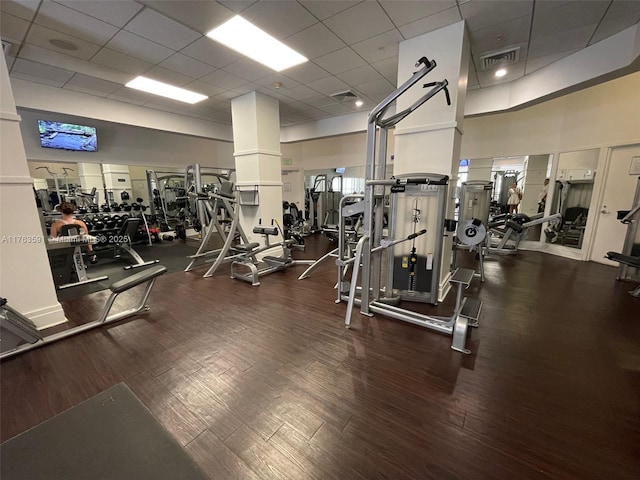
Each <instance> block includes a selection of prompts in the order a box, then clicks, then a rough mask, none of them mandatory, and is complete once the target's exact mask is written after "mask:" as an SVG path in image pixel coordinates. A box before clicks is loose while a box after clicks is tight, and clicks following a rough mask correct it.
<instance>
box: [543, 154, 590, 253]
mask: <svg viewBox="0 0 640 480" xmlns="http://www.w3.org/2000/svg"><path fill="white" fill-rule="evenodd" d="M599 155H600V150H599V149H592V150H581V151H577V152H565V153H561V154H560V155H559V158H558V169H557V172H556V178H555V181H554V182H553V183H552V185H550V188H553V196H552V199H551V205H550V212H551V213H560V214H561V215H562V221H561V223H560V224H559V225H558V226H556V228H555V231H554V232H552V233H553V234H552V235H548V236H547V237H546V241H547V242H548V243H554V244H557V245H563V246H565V247H570V248H577V249H580V248H582V244H583V241H584V232H585V229H586V226H587V220H588V218H589V207H590V205H591V197H592V195H593V186H594V182H595V177H596V167H597V165H598V157H599Z"/></svg>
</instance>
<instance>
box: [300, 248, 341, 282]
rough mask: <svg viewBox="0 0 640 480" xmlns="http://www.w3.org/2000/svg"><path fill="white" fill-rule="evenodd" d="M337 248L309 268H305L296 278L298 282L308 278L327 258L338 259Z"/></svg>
mask: <svg viewBox="0 0 640 480" xmlns="http://www.w3.org/2000/svg"><path fill="white" fill-rule="evenodd" d="M338 248H339V247H338ZM338 248H334V249H333V250H331V251H330V252H329V253H327V254H325V255H323V256H322V257H320V258H319V259H318V260H316V261H315V262H313V264H312V265H311V266H310V267H309V268H307V269H306V270H305V271H304V272H302V274H301V275H300V276H299V277H298V280H304V279H305V278H308V277H309V276H310V275H311V273H312V272H313V271H314V270H315V269H317V268H318V267H319V266H320V264H321V263H322V262H324V261H325V260H326V259H327V258H329V257H338Z"/></svg>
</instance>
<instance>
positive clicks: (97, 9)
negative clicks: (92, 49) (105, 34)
mask: <svg viewBox="0 0 640 480" xmlns="http://www.w3.org/2000/svg"><path fill="white" fill-rule="evenodd" d="M56 2H57V3H60V4H62V5H64V6H66V7H69V8H73V9H74V10H77V11H79V12H82V13H86V14H87V15H90V16H92V17H94V18H97V19H98V20H102V21H103V22H107V23H110V24H111V25H115V26H116V27H120V28H122V27H124V26H125V25H126V24H127V22H129V20H131V19H132V18H133V17H134V15H135V14H136V13H138V12H139V11H140V10H141V9H142V5H140V4H139V3H136V2H133V1H130V0H118V1H115V2H99V1H96V0H56ZM2 3H4V0H3V1H2Z"/></svg>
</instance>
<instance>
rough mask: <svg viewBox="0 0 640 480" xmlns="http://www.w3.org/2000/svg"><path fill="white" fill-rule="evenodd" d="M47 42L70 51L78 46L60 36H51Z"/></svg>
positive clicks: (73, 50)
mask: <svg viewBox="0 0 640 480" xmlns="http://www.w3.org/2000/svg"><path fill="white" fill-rule="evenodd" d="M49 43H50V44H51V45H53V46H54V47H56V48H61V49H62V50H69V51H71V52H75V51H76V50H78V46H77V45H76V44H75V43H73V42H69V41H68V40H62V39H61V38H52V39H51V40H49Z"/></svg>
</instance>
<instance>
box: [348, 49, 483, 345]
mask: <svg viewBox="0 0 640 480" xmlns="http://www.w3.org/2000/svg"><path fill="white" fill-rule="evenodd" d="M435 67H436V63H435V61H430V60H428V59H427V58H426V57H422V58H420V59H419V60H418V62H417V63H416V68H418V69H419V70H418V71H416V72H414V73H413V75H412V76H411V78H409V79H408V80H407V81H406V82H405V83H404V84H402V85H401V86H400V87H399V88H398V89H396V90H395V91H394V92H393V93H391V94H390V95H389V96H388V97H387V98H385V99H384V100H383V101H382V102H381V103H380V104H379V105H378V106H377V107H376V108H374V109H373V110H372V112H371V113H370V114H369V117H368V125H367V163H366V169H365V195H364V223H363V235H362V237H361V238H360V239H359V241H358V244H357V247H356V253H355V256H354V257H353V258H350V259H347V260H342V259H339V260H338V261H337V262H336V263H337V266H338V272H339V273H338V275H339V279H340V281H339V282H338V289H339V294H338V298H339V299H340V300H342V301H347V311H346V315H345V325H346V326H347V328H349V326H350V324H351V313H352V311H353V306H354V304H359V305H360V313H361V314H363V315H366V316H371V315H373V313H379V314H382V315H385V316H388V317H391V318H394V319H397V320H401V321H405V322H408V323H413V324H415V325H419V326H422V327H425V328H429V329H431V330H435V331H437V332H440V333H444V334H448V335H452V336H453V342H452V345H451V348H452V349H454V350H457V351H460V352H463V353H470V352H469V350H468V349H467V348H466V347H465V344H466V334H467V329H468V327H469V326H477V319H478V317H479V313H480V308H481V305H482V304H481V302H480V301H479V300H477V299H468V298H463V297H462V291H463V287H468V286H469V284H470V282H471V280H472V279H473V276H474V271H473V270H470V269H463V268H459V269H457V270H456V271H455V272H454V274H453V275H452V276H451V277H450V279H449V282H450V284H452V285H455V286H457V287H458V288H457V295H456V305H455V308H454V312H453V313H452V315H451V316H449V317H434V316H429V315H424V314H421V313H417V312H414V311H411V310H407V309H404V308H400V307H398V306H396V305H394V303H396V304H397V303H398V302H399V300H412V301H421V302H427V303H432V304H437V302H438V289H439V282H440V268H441V265H442V260H443V253H444V252H443V244H444V235H445V234H446V233H445V225H446V226H447V228H446V230H447V231H453V230H455V225H454V224H455V222H453V221H445V218H444V217H445V213H446V207H447V192H448V184H449V177H448V176H446V175H439V174H420V173H416V174H407V175H401V176H400V175H398V176H396V177H392V178H391V179H385V171H386V158H387V134H388V130H389V128H391V127H394V126H395V125H396V124H397V123H398V122H400V121H401V120H403V119H404V118H406V117H407V116H408V115H410V114H411V113H412V112H414V111H415V110H416V109H417V108H419V107H420V106H421V105H422V104H424V103H425V102H427V101H428V100H430V99H431V98H432V97H434V96H435V95H436V94H438V93H439V92H440V91H444V93H445V95H446V100H447V103H448V104H449V105H451V100H450V98H449V92H448V89H447V85H448V82H447V80H443V81H440V82H430V83H426V84H424V85H423V87H425V88H426V87H431V89H430V90H429V91H428V92H427V93H425V94H424V95H422V96H421V97H420V98H419V99H418V100H416V101H415V102H414V103H413V104H412V105H411V106H409V107H408V108H406V109H404V110H402V111H400V112H398V113H396V114H394V115H391V116H389V117H387V118H385V114H386V112H387V111H388V109H389V107H390V106H391V105H392V104H393V103H394V102H395V101H396V100H397V99H398V98H399V97H400V96H401V95H402V94H404V93H405V92H406V91H407V90H409V89H410V88H411V87H412V86H413V85H415V84H417V83H418V82H420V80H421V79H422V78H423V77H424V76H425V75H427V74H428V73H429V72H430V71H431V70H433V69H434V68H435ZM376 147H377V153H376ZM387 189H388V191H387ZM387 194H388V195H389V199H390V206H391V212H392V215H391V220H390V222H389V228H388V232H387V233H388V236H387V237H386V238H385V237H384V223H385V222H384V209H385V197H386V196H387ZM399 212H410V219H411V221H410V222H406V221H404V220H406V217H403V215H401V214H400V213H399ZM424 217H428V218H429V220H431V221H430V222H429V223H430V225H431V227H429V228H432V230H429V228H421V226H420V225H419V224H420V222H421V220H422V218H424ZM434 219H435V221H434ZM403 221H404V222H403ZM404 230H407V231H404ZM428 230H429V231H428ZM427 233H428V235H427ZM407 242H411V244H410V245H409V248H408V249H406V251H403V250H401V248H402V247H404V244H408V243H407ZM419 251H421V252H422V254H419V253H418V252H419ZM385 262H386V265H385ZM360 265H362V280H361V285H360V286H358V277H359V271H360ZM404 265H406V268H403V267H404ZM347 266H352V274H351V281H350V282H349V281H347V280H346V273H345V272H346V268H345V267H347ZM385 267H386V282H385V285H384V286H383V285H382V277H383V272H384V270H385ZM421 276H422V277H424V276H426V277H427V280H426V282H425V280H424V278H421ZM425 285H426V288H425ZM347 291H348V294H347ZM358 294H359V295H358Z"/></svg>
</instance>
